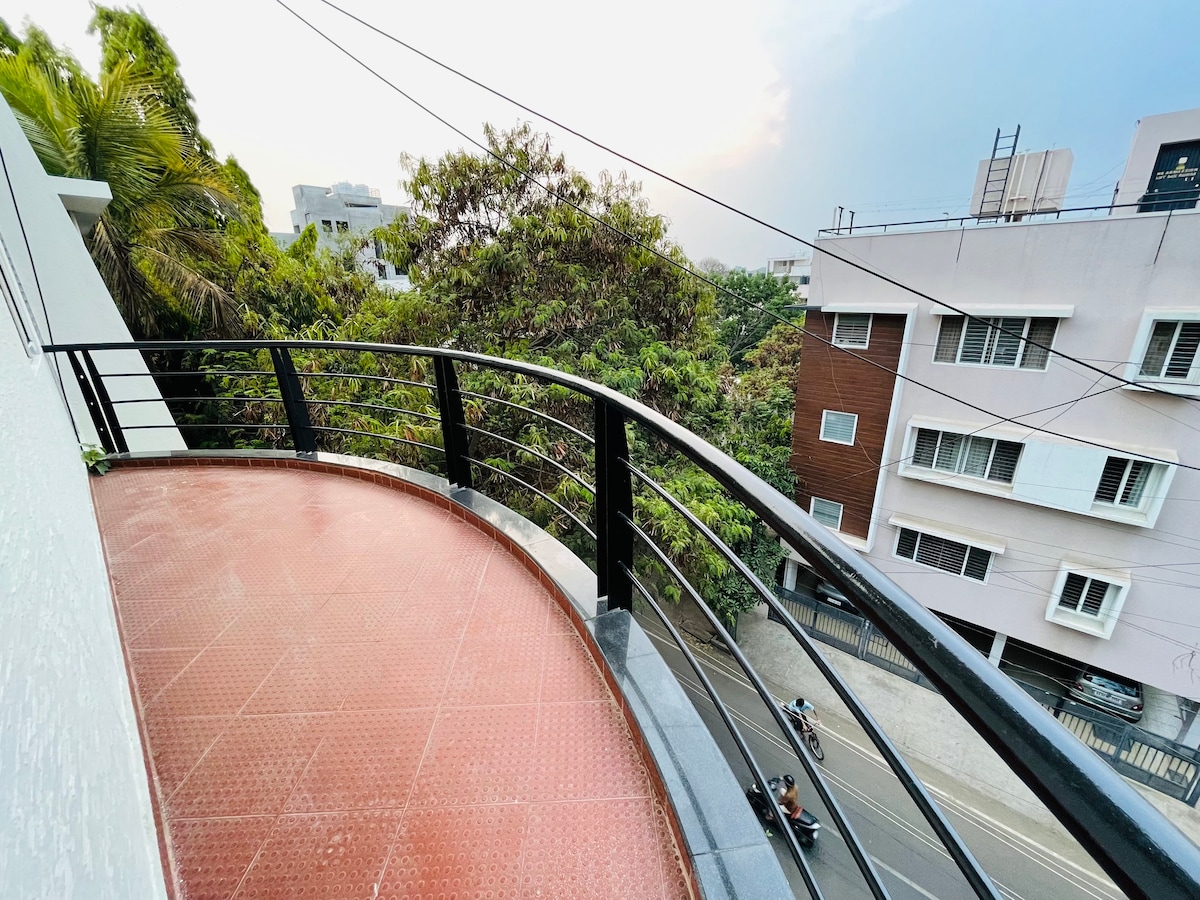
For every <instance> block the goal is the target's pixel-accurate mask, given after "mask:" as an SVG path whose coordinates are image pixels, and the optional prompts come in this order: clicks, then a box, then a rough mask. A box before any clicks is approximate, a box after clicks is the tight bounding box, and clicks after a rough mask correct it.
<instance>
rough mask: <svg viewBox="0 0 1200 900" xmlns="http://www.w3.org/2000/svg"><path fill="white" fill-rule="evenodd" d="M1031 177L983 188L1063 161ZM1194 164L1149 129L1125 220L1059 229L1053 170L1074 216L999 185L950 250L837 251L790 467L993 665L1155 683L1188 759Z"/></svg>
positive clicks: (1199, 420) (1195, 441) (1196, 493)
mask: <svg viewBox="0 0 1200 900" xmlns="http://www.w3.org/2000/svg"><path fill="white" fill-rule="evenodd" d="M1013 149H1014V150H1015V142H1014V148H1013ZM1020 156H1021V155H1020V154H1015V153H1014V154H1013V155H1012V156H1011V157H1009V158H1008V159H1001V160H996V159H993V160H989V161H985V164H984V165H986V167H987V170H988V171H990V172H992V173H996V172H1006V171H1012V172H1017V171H1018V170H1021V171H1023V172H1034V171H1035V170H1036V169H1037V168H1038V165H1040V164H1041V161H1045V160H1047V159H1050V155H1049V154H1042V155H1041V161H1039V162H1038V165H1025V163H1027V162H1028V160H1020ZM1198 161H1200V110H1192V111H1186V112H1179V113H1171V114H1166V115H1159V116H1151V117H1147V118H1145V119H1142V120H1141V121H1140V122H1139V123H1138V126H1137V129H1136V133H1135V136H1134V140H1133V146H1132V149H1131V151H1130V153H1129V157H1128V160H1127V163H1126V166H1125V170H1124V173H1123V175H1122V177H1121V180H1120V183H1119V186H1118V188H1117V191H1116V193H1115V196H1114V202H1113V205H1112V206H1111V207H1106V208H1103V209H1089V210H1064V209H1062V208H1061V193H1062V192H1065V187H1066V181H1067V179H1066V175H1065V174H1064V173H1063V171H1062V167H1063V165H1064V160H1063V158H1061V157H1059V158H1055V160H1054V163H1053V164H1054V166H1055V167H1056V168H1055V175H1056V177H1055V178H1054V179H1049V180H1051V181H1054V182H1055V183H1056V184H1058V185H1059V187H1058V188H1056V190H1058V191H1059V192H1060V195H1059V196H1058V197H1057V198H1056V197H1050V198H1047V197H1045V196H1043V195H1042V194H1040V193H1039V188H1038V186H1037V185H1036V184H1035V185H1034V187H1033V189H1032V191H1030V190H1029V183H1030V182H1029V179H1036V174H1030V175H1028V176H1027V177H1026V176H1021V177H1011V178H1010V177H1008V176H1007V175H1005V176H1004V177H1003V178H1002V177H1000V176H997V175H995V174H992V175H987V174H985V175H984V178H983V184H984V185H985V187H984V188H983V189H982V190H983V192H987V191H999V192H1000V193H999V194H997V196H996V197H995V202H992V203H990V204H989V203H987V202H984V203H979V202H977V203H976V204H975V209H976V210H977V214H976V216H975V217H974V218H972V219H969V220H964V221H962V222H960V223H958V224H957V227H948V226H947V223H945V222H931V223H927V224H925V225H922V224H916V225H910V226H907V227H905V228H901V229H899V230H897V229H896V228H895V227H889V228H888V229H887V231H886V233H885V232H884V231H883V230H882V229H881V228H872V227H869V226H855V228H854V232H853V234H847V233H845V232H843V233H840V234H839V233H837V232H836V231H834V232H826V233H823V234H822V235H821V236H820V238H819V240H818V246H819V247H820V249H821V250H824V251H830V252H831V253H832V254H836V256H837V257H841V260H839V259H837V258H835V256H832V255H827V254H826V253H818V254H817V255H816V257H815V259H814V260H813V265H812V282H811V285H810V296H809V300H808V307H809V310H808V314H807V322H806V327H807V328H808V329H809V331H810V332H812V333H813V335H814V336H815V337H814V338H810V339H808V340H807V341H806V344H805V349H804V358H803V361H802V363H801V366H800V372H799V380H798V384H799V385H800V388H799V390H798V392H797V399H796V417H795V427H794V432H793V457H792V462H793V466H794V468H795V471H796V473H797V475H798V476H799V486H798V489H797V501H798V502H799V503H800V504H801V505H802V506H803V508H805V509H807V510H809V511H810V512H811V513H812V514H813V516H814V517H816V518H817V519H818V520H819V521H821V522H823V523H824V524H826V525H827V526H828V527H830V528H832V529H835V530H836V531H837V532H838V533H839V534H840V535H841V536H842V538H843V540H845V542H846V543H847V544H849V545H850V546H851V547H853V548H855V549H856V550H857V551H858V552H859V553H861V554H862V555H863V556H864V557H865V558H866V559H867V560H869V561H870V562H871V563H872V564H874V565H875V566H876V567H878V568H879V569H881V570H882V571H884V572H886V573H887V574H888V575H889V576H890V577H891V578H893V579H894V580H895V581H896V582H897V583H899V584H900V585H901V586H903V587H904V588H905V589H907V590H908V591H909V592H910V593H911V594H912V595H913V596H914V597H916V598H917V599H918V600H920V601H921V602H922V603H924V604H925V605H926V606H928V607H929V608H931V609H933V610H934V611H936V612H938V613H939V614H941V615H943V616H944V617H947V618H948V619H950V620H951V621H954V622H958V623H961V624H963V626H964V627H965V628H967V629H969V630H971V631H972V632H973V633H974V634H976V636H977V637H979V642H978V644H977V646H979V647H980V649H981V650H982V651H983V652H985V653H988V654H989V656H990V658H991V659H992V661H993V662H995V663H997V664H1000V663H1001V662H1002V661H1004V660H1006V659H1008V658H1010V657H1012V656H1013V655H1014V654H1015V653H1017V652H1020V653H1021V654H1022V655H1023V658H1024V659H1026V660H1028V659H1031V658H1032V659H1036V658H1037V657H1038V656H1039V655H1040V656H1041V657H1043V658H1044V659H1046V660H1047V661H1051V660H1056V661H1057V662H1058V663H1060V664H1061V663H1062V662H1064V661H1066V662H1069V663H1071V664H1072V665H1077V666H1078V667H1080V668H1082V667H1083V666H1093V667H1098V668H1101V669H1104V670H1108V671H1110V672H1115V673H1117V674H1119V675H1122V676H1125V677H1127V678H1129V679H1133V680H1136V681H1139V682H1142V683H1144V684H1145V685H1147V704H1148V705H1149V703H1150V699H1151V696H1152V695H1153V696H1154V697H1157V698H1158V699H1160V700H1161V699H1162V698H1163V697H1164V696H1166V695H1175V696H1173V697H1170V698H1169V699H1170V701H1171V702H1172V704H1175V706H1176V708H1177V710H1178V711H1181V712H1179V715H1178V724H1179V726H1180V727H1179V729H1178V736H1179V737H1180V738H1181V739H1187V740H1192V739H1200V733H1196V734H1192V732H1196V731H1197V729H1196V727H1195V724H1194V709H1195V707H1194V705H1191V704H1189V703H1187V702H1186V701H1184V702H1182V703H1180V702H1178V700H1179V698H1189V697H1192V698H1194V697H1200V402H1198V401H1200V354H1198V353H1197V349H1198V347H1200V290H1198V285H1200V215H1197V210H1196V203H1197V197H1198V196H1200V180H1198V177H1197V172H1198V169H1197V162H1198ZM1018 162H1020V163H1021V165H1018ZM1069 162H1070V158H1069V157H1066V161H1065V165H1067V166H1069ZM1043 168H1044V167H1043ZM983 171H984V168H983V167H982V166H981V172H983ZM1004 181H1007V182H1009V183H1008V184H1007V185H1005V186H1003V187H1001V186H1000V185H1001V183H1002V182H1004ZM993 182H994V186H988V185H989V184H990V183H993ZM1021 182H1024V183H1021ZM976 193H977V194H979V193H981V188H980V184H979V183H978V182H977V185H976ZM1001 194H1002V195H1003V196H1001ZM979 199H980V198H978V197H977V200H979ZM983 199H984V200H987V198H986V197H984V198H983ZM981 207H982V208H983V213H984V214H983V215H981V214H980V213H979V212H978V211H979V210H980V208H981ZM989 213H990V214H989ZM848 261H852V262H854V263H860V264H862V265H863V266H865V267H867V268H868V269H871V270H874V271H878V272H885V273H887V274H888V275H889V276H891V277H892V278H894V279H896V280H897V281H899V282H901V283H902V284H904V285H906V286H909V287H911V288H914V289H915V290H916V291H918V292H920V293H919V294H918V293H915V292H913V291H908V290H904V289H902V288H899V287H896V286H894V285H892V284H889V283H887V282H886V281H883V280H881V279H879V278H877V277H874V276H872V275H871V274H869V273H868V272H865V271H862V270H860V269H857V268H854V267H853V266H852V265H850V264H848ZM922 294H923V295H925V296H921V295H922ZM928 298H933V300H930V299H928ZM935 301H942V302H935ZM943 303H944V304H945V305H943ZM1051 351H1053V352H1051ZM1068 357H1071V358H1075V359H1079V360H1082V361H1085V362H1087V363H1088V364H1089V365H1090V366H1092V367H1093V368H1088V367H1086V366H1084V365H1081V364H1079V363H1077V362H1074V361H1072V359H1070V358H1068ZM1110 374H1111V375H1113V376H1119V377H1120V378H1124V379H1127V380H1128V381H1129V382H1132V384H1129V383H1124V382H1122V381H1120V380H1117V379H1116V378H1113V377H1109V375H1110ZM801 564H802V560H799V559H798V558H797V557H795V556H794V555H793V559H792V560H791V561H790V562H789V564H788V568H787V572H786V573H785V586H789V583H790V584H791V585H794V584H795V582H796V578H797V575H798V572H799V573H803V569H800V568H799V566H800V565H801ZM1168 705H1170V704H1168ZM1189 709H1190V710H1192V717H1191V718H1189V716H1188V714H1187V711H1188V710H1189ZM1172 736H1176V735H1172Z"/></svg>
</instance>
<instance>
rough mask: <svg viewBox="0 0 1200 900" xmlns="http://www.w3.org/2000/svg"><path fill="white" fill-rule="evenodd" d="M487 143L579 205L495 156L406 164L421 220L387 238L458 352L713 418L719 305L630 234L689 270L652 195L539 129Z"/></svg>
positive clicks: (407, 222)
mask: <svg viewBox="0 0 1200 900" xmlns="http://www.w3.org/2000/svg"><path fill="white" fill-rule="evenodd" d="M487 141H488V145H489V147H490V148H491V150H492V152H493V153H494V154H495V155H496V156H498V157H500V158H502V159H504V160H507V161H509V162H510V163H512V164H513V165H515V166H517V167H518V168H520V169H522V170H524V171H525V172H528V173H530V174H531V175H532V176H533V177H534V178H536V179H537V180H538V181H539V182H541V184H543V185H546V186H548V187H549V188H551V190H553V191H554V193H556V194H558V195H559V196H561V197H564V198H566V199H567V200H569V201H570V203H567V202H563V201H561V200H559V199H557V198H556V197H554V196H551V195H550V194H549V193H547V192H546V191H545V190H544V189H543V188H542V187H539V186H538V185H536V184H534V183H532V182H531V181H530V180H529V179H528V178H526V177H524V176H523V175H521V174H518V173H517V172H515V171H513V169H512V168H510V167H509V166H506V165H504V164H503V163H502V162H500V161H499V160H498V159H496V158H494V157H492V156H483V155H472V154H469V153H465V152H456V153H449V154H446V155H445V156H443V157H442V158H441V159H440V160H438V161H436V162H429V161H426V160H413V159H408V160H407V161H406V162H407V165H408V168H409V172H410V177H409V179H408V181H407V182H406V184H405V187H406V188H407V190H408V193H409V195H410V196H411V197H412V214H411V215H408V216H403V217H401V219H400V220H399V221H398V222H397V223H395V224H394V225H393V226H391V227H388V228H386V229H383V230H382V231H381V234H380V236H381V238H382V240H383V241H384V243H385V245H386V246H387V247H388V249H389V252H390V255H391V257H392V259H393V261H394V262H396V263H397V264H399V265H401V266H406V267H408V269H409V272H410V274H411V276H412V278H413V283H414V286H415V287H416V288H417V289H418V290H419V291H420V292H421V294H422V296H423V297H424V299H425V302H426V303H427V304H429V305H430V307H431V308H432V310H433V315H432V318H434V319H440V321H441V322H442V325H443V328H444V332H445V337H446V339H449V340H451V341H452V342H453V343H454V344H455V345H456V346H460V347H463V348H466V349H472V350H478V351H481V352H487V353H494V354H497V355H500V356H513V357H519V358H525V359H530V360H536V361H541V362H544V363H547V364H549V365H554V366H557V367H559V368H562V369H566V370H567V371H573V372H578V373H581V374H585V375H587V376H588V377H591V378H594V379H596V380H598V381H601V382H603V383H606V384H609V385H610V386H612V387H615V388H617V389H619V390H622V391H624V392H626V393H628V394H630V395H633V396H638V397H640V398H641V399H643V400H645V401H646V402H649V403H651V405H655V406H657V407H659V408H660V409H663V410H664V411H680V410H699V411H703V410H706V409H711V408H712V406H713V404H714V403H715V402H716V400H715V398H716V382H715V378H713V377H712V373H713V365H712V361H713V354H714V353H715V352H717V351H716V348H715V346H714V343H713V331H712V316H713V310H714V304H713V295H712V291H711V289H709V288H708V287H707V286H706V285H704V284H703V283H702V282H700V281H698V280H697V279H695V278H693V277H692V276H690V275H687V274H686V273H683V272H681V271H680V270H679V269H678V268H677V267H675V266H672V265H671V264H670V263H668V262H667V261H665V260H663V259H661V258H659V257H658V256H656V255H655V254H654V253H651V252H649V251H647V250H645V249H643V248H642V247H639V246H637V244H635V243H632V242H630V241H629V240H628V239H627V238H625V237H623V236H622V235H621V234H619V233H618V232H623V233H625V234H629V235H632V236H634V237H636V238H637V240H638V241H640V242H641V243H643V244H645V245H647V246H649V247H652V248H654V250H656V251H658V252H659V253H661V254H663V255H665V256H667V257H669V258H670V259H673V260H677V261H679V262H684V263H686V258H685V257H684V255H683V253H682V251H681V250H680V249H679V248H678V247H677V246H676V245H675V244H673V243H672V242H670V241H669V240H668V239H667V236H666V223H665V222H664V220H663V219H662V217H660V216H657V215H654V214H653V213H652V212H651V211H650V210H649V207H648V205H647V203H646V201H645V199H644V198H643V197H642V195H641V191H640V187H639V186H638V185H637V184H636V183H633V182H630V181H628V180H626V179H625V178H623V177H621V178H611V177H608V176H604V177H602V178H600V179H599V180H598V181H597V182H595V183H593V182H591V181H589V180H588V179H587V178H586V177H585V176H584V175H583V174H581V173H580V172H578V171H576V170H574V169H572V168H570V167H569V166H568V165H567V163H566V161H565V159H564V158H563V156H562V155H561V154H557V153H554V152H553V151H552V150H551V149H550V144H549V141H548V139H547V138H546V137H545V136H544V135H540V134H538V133H536V132H535V131H533V129H532V128H530V127H529V126H528V125H524V126H520V127H518V128H515V129H513V130H510V131H496V130H495V129H492V128H490V127H489V128H488V129H487ZM571 204H575V206H578V207H580V208H582V209H584V210H586V211H587V212H588V213H590V214H591V215H592V216H595V217H596V218H597V219H600V220H601V221H602V222H604V223H607V224H608V225H611V226H612V228H608V227H605V225H603V224H600V223H599V222H597V221H595V219H592V218H589V217H588V216H587V215H584V214H583V213H581V212H580V211H579V209H576V208H575V207H574V206H572V205H571ZM614 229H615V230H614Z"/></svg>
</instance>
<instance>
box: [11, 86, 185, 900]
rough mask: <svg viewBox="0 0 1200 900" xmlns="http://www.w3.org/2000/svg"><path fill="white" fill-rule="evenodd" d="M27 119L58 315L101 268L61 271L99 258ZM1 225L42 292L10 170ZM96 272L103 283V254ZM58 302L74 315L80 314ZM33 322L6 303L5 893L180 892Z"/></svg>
mask: <svg viewBox="0 0 1200 900" xmlns="http://www.w3.org/2000/svg"><path fill="white" fill-rule="evenodd" d="M15 128H16V123H15V120H14V119H13V118H12V114H11V113H10V111H9V110H8V108H7V106H5V105H4V104H3V103H2V102H0V148H2V149H3V151H4V163H5V166H6V168H7V169H8V171H9V175H10V177H11V179H12V182H13V186H14V188H15V193H16V196H17V198H18V199H19V202H20V204H21V206H20V208H21V212H22V218H23V219H24V222H25V226H26V230H27V232H28V235H29V239H30V247H31V248H32V250H33V254H34V256H35V258H37V260H38V262H39V269H40V270H41V271H42V272H44V273H45V276H46V277H44V278H43V279H42V282H41V286H42V288H43V290H44V291H47V292H48V293H47V295H46V296H47V307H48V308H50V309H51V315H52V317H53V314H54V311H55V309H56V307H55V306H54V303H55V301H56V300H58V299H62V298H61V297H60V296H59V295H57V294H55V293H53V292H54V291H55V290H57V289H61V288H63V287H64V286H66V285H70V284H76V285H78V284H80V283H87V282H88V279H87V278H86V277H85V276H83V275H80V274H79V272H76V273H75V274H74V275H70V274H69V273H65V272H60V273H58V274H57V275H55V274H52V273H51V272H50V271H49V270H50V269H52V268H54V267H58V268H63V267H65V266H66V267H69V266H73V265H74V266H76V267H78V266H87V267H90V266H91V262H90V260H89V259H88V256H87V253H86V250H85V249H84V248H83V244H82V242H81V241H80V238H79V234H78V232H77V231H76V230H75V227H74V225H73V224H72V222H71V220H70V218H69V217H68V215H67V213H66V211H65V210H64V209H63V207H62V205H61V203H60V201H59V199H58V197H57V196H56V195H55V194H54V193H53V192H52V191H50V190H48V189H46V190H43V187H44V182H45V180H46V176H45V174H44V173H43V172H42V171H41V167H40V166H38V164H37V160H36V158H34V157H33V156H32V152H31V151H30V149H29V145H28V144H27V143H25V142H24V137H23V136H22V135H21V134H20V131H19V129H18V130H17V131H16V133H15V134H14V133H13V129H15ZM35 166H36V169H34V168H33V167H35ZM39 191H41V192H42V193H41V194H40V195H39V193H38V192H39ZM0 236H2V237H3V239H4V245H5V247H7V249H8V251H9V254H10V256H11V257H12V258H13V259H12V261H13V265H14V266H15V267H16V268H17V271H18V277H20V279H21V281H22V282H23V283H25V284H26V286H27V287H30V288H31V291H32V279H31V278H30V269H29V254H28V252H27V248H26V245H25V241H24V238H23V235H22V231H21V228H20V223H19V222H18V221H17V216H16V212H15V206H14V203H13V197H12V196H11V195H10V194H9V193H8V189H7V185H6V184H5V183H4V182H3V181H0ZM56 248H58V249H56ZM80 254H81V255H80ZM42 263H45V265H42ZM90 274H91V278H92V280H94V281H96V282H98V278H97V277H96V273H95V269H94V268H91V269H90ZM100 291H101V293H100V295H99V296H97V295H96V294H95V293H94V292H93V293H91V294H86V295H84V296H79V295H76V296H74V297H71V298H69V300H70V302H73V303H76V304H82V303H83V302H84V301H85V300H94V301H96V302H101V301H107V303H108V307H109V310H108V311H109V312H111V313H112V314H114V315H115V313H116V310H115V309H114V308H112V301H111V299H109V298H108V296H107V294H105V293H103V285H100ZM33 296H34V298H35V302H37V294H36V292H34V293H33ZM38 305H39V306H40V302H38ZM58 309H59V310H60V311H64V312H66V313H67V315H65V316H64V321H65V320H66V319H68V318H69V317H70V313H69V309H68V310H64V308H63V307H58ZM104 316H105V312H104V311H103V310H101V311H100V312H97V313H96V315H95V316H94V317H92V318H95V319H103V318H104ZM80 320H81V321H79V322H76V324H81V323H82V324H86V322H87V321H88V320H89V317H88V316H86V315H83V314H80ZM116 323H117V325H120V317H119V316H117V317H116ZM20 327H21V326H20V325H19V323H18V322H17V320H16V319H15V318H14V316H13V315H11V314H10V309H9V307H8V305H7V303H4V302H0V446H3V448H4V465H3V466H0V815H2V817H3V824H2V825H0V897H6V898H7V897H12V898H22V900H24V898H54V900H60V898H71V897H79V898H89V900H91V898H114V900H117V898H120V900H124V898H131V897H138V898H141V897H148V898H155V897H165V896H166V886H165V880H164V874H163V867H162V861H161V856H160V854H159V847H158V836H157V831H156V828H155V823H154V817H153V810H152V807H151V801H150V791H149V783H148V781H147V774H146V766H145V763H144V759H143V755H142V744H141V740H140V738H139V735H138V731H137V725H136V720H135V718H134V711H133V703H132V700H131V695H130V689H129V682H128V676H127V674H126V670H125V663H124V657H123V655H122V651H121V645H120V642H119V639H118V636H117V627H116V620H115V616H114V612H113V602H112V597H111V595H110V593H109V582H108V572H107V569H106V567H105V563H104V558H103V556H102V552H101V544H100V534H99V531H98V528H97V525H96V517H95V512H94V510H93V508H92V500H91V494H90V491H89V486H88V475H87V473H86V471H85V469H84V465H83V462H82V461H81V460H80V450H79V444H78V439H77V437H76V434H75V431H74V429H73V427H72V422H71V419H70V417H69V415H68V413H67V410H66V407H65V405H64V403H63V398H62V395H61V393H60V388H59V384H58V383H57V382H56V380H55V375H56V373H55V370H54V366H53V362H52V361H51V360H50V359H49V358H48V357H46V356H44V355H43V354H41V353H35V354H33V355H32V356H30V355H29V354H28V352H27V349H26V347H25V345H24V341H23V339H22V337H21V331H20ZM122 328H123V326H122ZM69 330H70V328H69V326H68V325H66V324H64V331H69ZM55 336H56V337H59V334H58V332H57V331H56V334H55ZM92 337H93V338H95V336H92ZM100 339H109V340H120V339H124V340H129V334H128V332H127V331H125V332H124V336H123V338H122V337H121V336H120V334H119V333H116V334H112V335H110V336H106V338H104V337H102V338H100ZM139 361H140V360H139ZM67 375H68V377H70V372H69V369H68V370H67ZM176 434H177V433H176Z"/></svg>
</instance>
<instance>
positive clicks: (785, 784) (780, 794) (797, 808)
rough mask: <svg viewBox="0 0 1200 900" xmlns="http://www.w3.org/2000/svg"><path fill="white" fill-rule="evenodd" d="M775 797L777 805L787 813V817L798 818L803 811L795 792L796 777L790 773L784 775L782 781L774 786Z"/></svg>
mask: <svg viewBox="0 0 1200 900" xmlns="http://www.w3.org/2000/svg"><path fill="white" fill-rule="evenodd" d="M775 799H776V800H778V801H779V805H780V806H782V807H783V810H784V812H786V813H787V814H788V818H791V819H798V818H800V813H802V812H804V807H802V806H801V805H800V800H799V798H798V796H797V793H796V779H795V778H793V777H792V776H791V775H784V776H783V781H781V782H779V784H778V785H777V786H776V788H775Z"/></svg>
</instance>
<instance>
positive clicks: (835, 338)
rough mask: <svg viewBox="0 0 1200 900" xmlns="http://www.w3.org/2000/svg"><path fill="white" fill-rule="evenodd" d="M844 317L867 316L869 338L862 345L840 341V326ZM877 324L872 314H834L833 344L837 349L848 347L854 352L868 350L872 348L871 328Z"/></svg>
mask: <svg viewBox="0 0 1200 900" xmlns="http://www.w3.org/2000/svg"><path fill="white" fill-rule="evenodd" d="M842 316H866V317H867V336H866V338H865V339H864V340H863V342H862V343H861V344H859V343H852V342H850V341H845V340H838V324H839V323H840V322H841V320H842ZM874 324H875V316H874V315H872V314H871V313H851V312H847V313H840V312H839V313H834V314H833V335H832V342H833V346H835V347H847V348H850V349H852V350H866V349H867V348H868V347H870V346H871V328H872V327H873V326H874Z"/></svg>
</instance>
